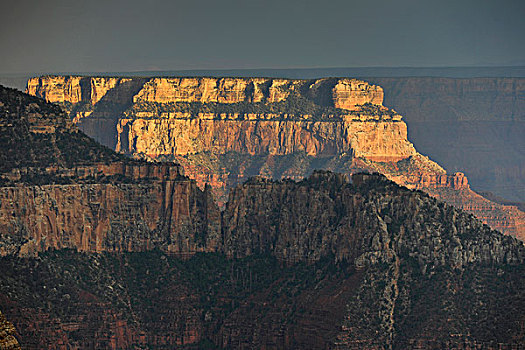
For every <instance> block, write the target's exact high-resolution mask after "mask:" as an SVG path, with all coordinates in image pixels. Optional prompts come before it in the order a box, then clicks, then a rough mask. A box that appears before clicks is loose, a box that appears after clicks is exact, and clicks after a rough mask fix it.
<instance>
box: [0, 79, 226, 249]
mask: <svg viewBox="0 0 525 350" xmlns="http://www.w3.org/2000/svg"><path fill="white" fill-rule="evenodd" d="M0 101H1V102H0V103H1V104H0V159H1V160H2V161H1V163H0V255H5V254H19V255H32V254H36V253H37V252H39V251H45V250H47V249H49V248H54V249H60V248H75V249H78V250H82V251H90V252H95V251H136V250H139V251H140V250H146V249H151V248H154V247H159V246H160V247H163V249H165V250H167V251H173V252H177V251H184V252H188V251H199V250H202V249H203V248H202V247H204V246H205V245H209V243H210V242H208V239H209V240H212V241H213V240H216V235H217V232H216V231H217V229H216V227H215V226H218V224H219V223H218V211H217V209H216V207H215V204H214V203H213V199H212V197H211V194H210V193H209V191H207V190H205V191H201V190H200V189H199V188H197V186H196V184H195V182H194V181H191V180H189V179H188V178H186V177H184V176H182V169H181V168H180V166H178V165H176V164H173V163H170V164H153V163H146V162H143V161H133V160H127V159H125V158H124V157H122V156H121V155H118V154H116V153H115V152H113V151H111V150H110V149H108V148H106V147H103V146H101V145H99V144H97V143H96V142H95V141H94V140H92V139H91V138H89V137H87V136H86V135H84V134H83V133H82V132H79V131H78V130H77V129H76V127H74V126H73V124H72V123H71V122H70V121H69V119H68V118H67V116H66V115H65V114H64V113H63V112H62V111H61V110H60V109H59V108H58V107H57V106H55V105H52V104H48V103H45V102H43V101H42V100H40V99H37V98H34V97H31V96H28V95H25V94H21V93H19V92H17V91H15V90H11V89H6V88H3V87H0ZM213 217H215V218H216V219H215V222H214V220H213V219H212V218H213ZM208 225H210V226H209V227H208ZM195 232H198V235H195ZM208 233H209V235H208ZM213 237H215V238H213ZM211 246H213V244H211Z"/></svg>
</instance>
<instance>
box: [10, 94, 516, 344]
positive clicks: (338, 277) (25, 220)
mask: <svg viewBox="0 0 525 350" xmlns="http://www.w3.org/2000/svg"><path fill="white" fill-rule="evenodd" d="M0 101H1V104H0V116H1V119H0V130H1V132H0V159H2V163H1V164H2V168H1V169H0V195H1V197H0V223H1V225H0V230H1V231H0V248H1V249H0V270H1V271H2V272H3V273H2V274H0V310H2V312H3V314H4V315H5V316H6V317H7V319H8V320H9V321H10V322H12V324H11V323H8V322H5V320H4V319H3V317H2V314H0V340H1V339H7V340H2V341H4V344H8V345H9V346H11V347H12V348H17V347H16V346H17V344H16V342H19V343H20V344H21V346H22V347H23V348H25V349H68V348H109V349H132V348H174V347H179V348H188V349H191V348H194V349H197V348H198V349H202V348H212V349H213V348H239V349H241V348H246V349H247V348H264V349H280V348H312V349H326V348H332V349H360V348H369V349H374V348H389V349H405V348H410V347H412V348H413V347H422V348H436V349H437V348H465V349H470V348H480V347H481V348H487V349H514V348H517V347H520V346H522V345H523V344H524V339H525V328H524V326H523V325H524V324H525V322H524V321H525V319H524V316H523V315H525V313H524V312H523V310H525V294H524V291H525V288H524V286H525V277H524V276H525V273H524V272H525V271H524V269H525V246H524V245H523V242H521V241H519V240H517V239H516V238H513V237H511V236H509V235H503V234H501V233H500V232H497V231H494V230H492V229H491V228H489V227H488V226H487V225H484V224H483V223H482V222H481V221H479V220H477V219H475V218H474V217H473V216H472V215H471V214H468V213H466V212H463V211H461V210H459V209H457V208H455V207H454V206H451V205H448V204H446V203H443V202H441V201H438V200H436V199H435V198H433V197H430V196H429V195H427V194H425V193H424V192H422V191H420V190H417V189H415V188H414V189H409V188H406V187H402V186H399V185H398V184H396V183H395V182H393V181H391V180H389V179H388V178H387V177H385V176H383V175H380V174H377V173H375V174H368V173H362V172H359V171H358V169H372V168H371V164H372V165H373V164H376V165H375V166H376V167H380V166H384V167H393V165H394V164H395V166H396V167H397V170H398V174H397V176H400V177H402V176H406V178H405V179H403V180H402V181H405V182H407V183H408V182H412V183H413V184H414V186H416V185H417V184H420V185H421V186H425V188H435V189H436V190H447V191H448V190H450V191H462V190H468V182H467V180H466V178H465V177H464V176H463V175H462V174H456V175H454V176H448V175H447V174H446V173H445V172H444V171H443V170H441V168H440V167H439V166H437V165H436V164H435V163H433V162H431V161H429V160H428V159H427V158H425V157H424V156H421V155H418V154H412V155H411V156H410V157H407V158H404V159H401V160H397V161H395V162H393V161H387V162H376V161H372V160H368V159H367V158H366V157H354V156H353V155H352V154H347V155H344V156H343V155H341V157H340V158H338V159H339V161H340V163H338V166H341V167H345V168H346V167H347V166H348V165H352V166H353V167H354V169H355V173H354V174H352V175H348V174H341V173H334V172H330V171H319V170H314V168H315V167H316V165H317V164H318V163H319V159H318V158H316V156H314V155H309V154H307V153H306V152H302V153H300V154H299V155H297V152H294V153H292V154H278V155H263V156H262V157H261V156H260V155H258V154H255V155H253V156H251V155H249V157H250V158H248V156H246V155H242V154H241V157H242V156H244V157H245V158H244V160H245V161H249V162H257V161H259V160H260V159H261V158H263V159H265V161H266V160H269V159H273V160H275V161H278V160H279V159H278V158H279V157H280V158H281V159H280V161H284V163H285V164H283V165H282V166H281V168H282V169H299V170H297V172H296V176H297V177H299V176H301V175H302V174H304V169H305V168H301V167H300V166H299V165H297V164H298V163H299V164H302V166H303V165H305V164H306V163H307V162H311V163H310V164H308V166H309V167H310V169H311V170H312V171H311V172H312V173H311V174H310V175H309V176H308V177H307V178H303V177H301V178H300V179H297V181H295V180H292V179H289V178H287V179H284V180H280V181H275V180H271V179H269V178H268V177H263V176H256V177H252V178H250V179H249V180H248V181H245V182H244V183H242V184H238V185H236V186H234V187H233V188H232V190H231V192H230V194H229V197H228V200H227V202H225V203H223V205H222V207H223V210H222V211H219V208H218V206H217V205H216V204H215V202H214V200H213V196H212V188H211V187H210V186H204V188H203V189H202V190H201V189H200V188H199V186H198V185H197V181H196V180H192V179H189V178H188V177H186V176H184V175H183V174H182V172H183V169H182V166H180V165H178V164H175V163H173V162H156V163H151V162H146V161H144V160H134V159H129V158H126V157H124V156H122V155H120V154H118V153H115V152H114V151H112V150H110V149H108V148H106V147H104V146H102V145H99V144H97V143H96V142H95V141H94V140H92V139H91V138H89V137H88V136H86V135H84V134H83V133H82V132H81V131H79V130H78V129H77V127H76V126H75V125H74V124H73V123H72V122H71V121H70V119H69V116H68V115H67V114H66V113H64V112H63V111H62V110H61V109H60V108H59V107H57V106H56V105H53V104H50V103H47V102H45V101H43V100H41V99H39V98H36V97H32V96H29V95H26V94H21V93H19V92H17V91H15V90H10V89H5V88H0ZM365 108H366V107H365ZM368 108H370V107H368ZM356 111H359V109H356ZM356 117H359V115H356ZM359 118H361V117H359ZM385 118H392V119H397V117H395V114H387V115H386V116H385ZM342 119H343V120H344V118H342ZM360 122H362V121H360ZM341 123H344V121H341ZM392 123H395V122H394V121H392ZM397 123H399V121H397ZM380 125H381V124H380ZM400 125H402V124H400ZM382 128H383V129H384V128H385V127H382ZM400 130H403V129H402V127H401V129H400ZM343 132H344V131H343ZM301 137H303V136H302V135H301ZM307 137H308V136H305V137H303V138H299V140H306V139H307ZM306 144H308V143H301V142H298V143H297V145H299V146H298V147H303V146H302V145H306ZM365 144H366V143H365ZM399 144H401V145H405V146H404V147H400V148H399V149H400V150H401V151H403V150H405V151H406V150H408V151H410V150H413V148H411V147H410V146H411V145H410V143H408V142H404V141H403V142H400V143H399ZM336 146H337V147H347V146H345V145H344V144H336ZM336 146H334V147H336ZM259 147H263V148H264V147H268V146H267V145H265V144H264V143H261V144H260V145H259ZM265 149H268V148H265ZM317 149H320V148H319V147H317V148H316V147H313V148H312V150H313V151H316V150H317ZM334 149H336V148H334ZM365 149H366V148H365ZM326 152H332V151H331V149H330V148H326ZM348 152H352V148H350V149H349V151H348ZM370 152H382V150H381V149H379V151H377V149H374V148H371V151H370ZM230 153H231V152H230ZM375 154H380V153H375ZM400 154H402V153H400ZM235 157H236V158H233V159H232V161H237V162H238V161H239V159H241V160H242V159H243V158H237V157H239V156H238V155H235ZM287 157H292V159H287ZM247 159H248V160H247ZM290 160H291V161H292V164H296V166H294V167H290V166H289V165H290V164H291V163H290ZM326 161H328V162H335V161H334V160H333V157H332V156H329V157H328V159H327V160H326ZM294 162H296V163H294ZM301 162H303V163H304V164H303V163H301ZM416 162H420V163H421V164H417V163H416ZM192 164H195V163H192ZM334 164H335V163H334ZM423 166H427V167H429V169H430V170H432V169H433V171H434V173H433V174H434V175H433V176H429V175H428V174H429V173H430V174H432V172H430V171H427V172H426V173H424V174H421V176H419V175H413V176H414V177H413V178H411V177H409V176H408V175H407V174H415V173H414V172H412V171H409V172H406V171H405V170H407V169H408V170H410V169H411V168H410V167H414V168H417V169H421V168H422V167H423ZM272 169H274V170H272V171H277V170H276V169H279V167H272ZM392 169H393V168H391V169H390V174H391V175H390V176H393V175H392V174H395V173H394V171H393V170H392ZM291 175H293V174H291ZM423 175H424V176H423ZM418 176H419V177H418ZM398 181H401V180H398ZM444 195H445V194H444ZM489 212H490V211H489ZM12 325H14V328H13V326H12ZM2 332H4V333H2ZM4 334H5V335H7V336H8V337H7V338H6V337H5V335H4ZM2 337H4V338H2ZM12 337H14V338H15V339H14V340H13V338H12Z"/></svg>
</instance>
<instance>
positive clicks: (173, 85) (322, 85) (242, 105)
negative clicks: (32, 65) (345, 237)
mask: <svg viewBox="0 0 525 350" xmlns="http://www.w3.org/2000/svg"><path fill="white" fill-rule="evenodd" d="M77 78H78V77H41V78H33V79H31V80H30V81H29V82H28V91H29V92H30V93H33V94H36V95H37V96H41V97H44V98H46V97H47V98H48V100H50V101H56V102H61V101H60V100H59V99H55V100H54V98H55V97H53V96H62V95H64V96H69V95H68V94H69V91H70V90H71V89H70V88H69V87H68V86H75V84H76V83H75V82H76V81H77V80H78V79H77ZM64 79H65V80H64ZM82 79H84V81H91V80H93V79H94V78H88V77H85V78H82ZM90 79H91V80H90ZM97 79H99V80H98V84H99V85H103V86H112V84H113V82H115V81H116V80H115V79H116V78H105V79H106V81H105V82H103V79H104V78H97ZM124 80H125V79H124V78H120V80H119V81H124ZM80 81H82V80H80ZM131 82H133V84H135V85H134V88H133V89H128V90H125V91H124V90H122V89H120V90H119V91H121V93H119V94H118V95H119V96H120V99H119V100H118V101H119V102H115V101H116V100H115V99H108V103H100V102H99V103H96V102H95V100H93V99H92V98H91V97H90V96H92V94H91V93H90V94H86V96H89V98H87V97H86V99H84V100H83V102H82V103H78V104H76V105H75V104H73V105H71V106H69V107H68V105H64V106H65V107H67V108H69V111H70V116H71V118H73V120H75V121H76V122H77V123H78V125H79V126H80V127H81V128H82V129H83V130H84V131H86V132H87V133H88V134H90V135H92V136H93V137H95V138H96V139H97V140H99V141H101V142H103V143H104V144H106V145H107V146H109V147H112V148H114V149H115V150H117V151H119V152H122V153H125V154H128V155H131V156H134V157H138V158H146V159H149V160H159V159H162V160H167V161H176V162H178V163H180V164H182V165H183V167H184V169H185V173H186V174H187V175H188V176H190V177H192V178H194V179H196V180H197V182H198V184H199V186H200V187H201V188H203V187H204V185H205V184H206V183H209V184H211V185H212V187H213V189H214V193H215V195H216V196H217V198H218V200H219V203H220V204H223V203H224V202H225V201H226V196H227V193H228V191H229V189H231V188H232V187H233V186H235V185H236V184H238V183H240V182H242V181H244V180H245V179H246V178H247V177H249V176H253V175H263V176H270V177H272V178H275V179H277V178H283V177H291V178H293V179H300V178H303V177H305V176H308V175H309V174H310V173H311V172H312V171H313V170H314V169H319V168H324V169H328V170H334V171H338V172H344V173H347V174H350V173H353V172H356V171H363V170H368V171H379V172H381V173H384V174H386V175H387V176H388V177H389V178H391V179H393V180H395V181H397V182H398V183H400V184H403V185H407V186H409V187H411V188H418V189H422V190H425V191H427V192H428V193H430V194H433V195H435V196H438V197H439V198H441V199H443V200H446V201H449V202H450V203H454V204H455V205H459V206H460V207H461V208H464V209H466V210H468V211H470V212H472V213H474V214H475V215H477V216H478V217H479V218H481V219H482V220H484V222H486V223H488V224H489V225H491V227H493V228H495V229H498V230H501V231H502V232H505V233H507V234H511V235H513V236H516V237H520V238H522V239H525V228H524V227H525V213H523V212H522V211H520V210H519V209H517V208H516V207H513V206H505V205H500V204H497V203H492V202H489V201H487V200H486V199H484V198H483V197H481V196H478V195H475V193H474V192H473V191H472V190H470V188H468V181H467V180H466V179H461V180H460V179H459V178H458V176H456V175H454V174H446V172H445V170H444V169H443V168H442V167H440V166H438V165H437V164H435V163H434V162H432V161H431V160H430V159H428V158H426V157H423V156H421V155H420V154H418V153H417V151H416V150H415V148H414V146H413V145H412V143H411V142H409V141H408V138H407V126H406V124H405V123H404V122H403V121H402V120H401V116H399V115H398V114H397V113H396V112H395V111H393V110H390V109H388V108H386V107H384V106H382V105H381V104H382V102H383V90H382V89H381V88H380V87H379V86H377V85H371V84H368V83H366V82H364V81H359V80H355V79H336V78H328V79H318V80H286V79H263V78H150V79H143V80H139V79H136V78H133V79H132V80H131ZM127 83H128V84H130V82H127ZM68 84H69V85H68ZM90 84H93V83H90ZM35 86H40V87H41V88H40V90H38V89H36V88H35ZM118 86H119V85H118V84H117V85H116V87H115V88H114V89H110V90H107V91H108V92H107V94H106V95H109V94H111V92H112V91H114V90H115V89H119V88H118ZM60 89H62V92H61V93H60V92H58V90H60ZM48 96H50V97H48ZM70 99H72V97H71V98H70ZM104 100H105V98H104V97H103V98H102V99H101V101H104ZM112 101H113V102H112ZM80 105H88V106H92V107H89V108H87V109H88V110H89V109H90V108H91V109H93V111H96V113H95V112H83V111H80V110H79V109H78V108H77V107H76V106H80ZM123 106H126V107H123ZM97 113H98V115H97ZM112 113H113V114H112ZM101 115H102V116H101ZM110 115H112V117H108V116H110ZM111 118H113V119H111ZM304 155H306V157H304ZM246 156H250V157H246ZM348 156H350V159H349V158H348ZM444 187H448V188H451V189H452V190H453V191H447V195H443V194H438V193H437V191H436V188H444ZM488 203H490V204H488Z"/></svg>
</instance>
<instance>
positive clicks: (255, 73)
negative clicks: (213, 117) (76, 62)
mask: <svg viewBox="0 0 525 350" xmlns="http://www.w3.org/2000/svg"><path fill="white" fill-rule="evenodd" d="M46 74H51V75H86V76H119V77H120V76H128V77H156V76H178V77H193V76H213V77H267V78H288V79H314V78H322V77H352V78H369V77H381V78H396V77H441V78H523V77H525V66H486V67H354V68H350V67H346V68H345V67H335V68H282V69H272V68H260V69H257V68H254V69H194V70H158V71H153V70H144V71H133V72H53V73H34V72H33V73H30V72H28V73H14V74H8V73H0V84H3V85H5V86H8V87H12V88H16V89H19V90H24V89H25V83H26V81H27V79H28V78H30V77H34V76H39V75H46Z"/></svg>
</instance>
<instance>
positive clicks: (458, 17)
mask: <svg viewBox="0 0 525 350" xmlns="http://www.w3.org/2000/svg"><path fill="white" fill-rule="evenodd" d="M0 48H1V54H0V73H22V72H35V73H51V72H74V71H77V72H107V71H136V70H180V69H233V68H309V67H359V66H390V67H392V66H471V65H474V66H483V65H525V1H524V0H497V1H496V0H494V1H493V0H436V1H434V0H428V1H427V0H360V1H349V0H346V1H331V0H316V1H310V0H280V1H274V0H265V1H259V0H187V1H180V0H171V1H167V0H162V1H161V0H149V1H146V0H138V1H137V0H126V1H110V0H102V1H101V0H89V1H83V0H79V1H74V0H0Z"/></svg>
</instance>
